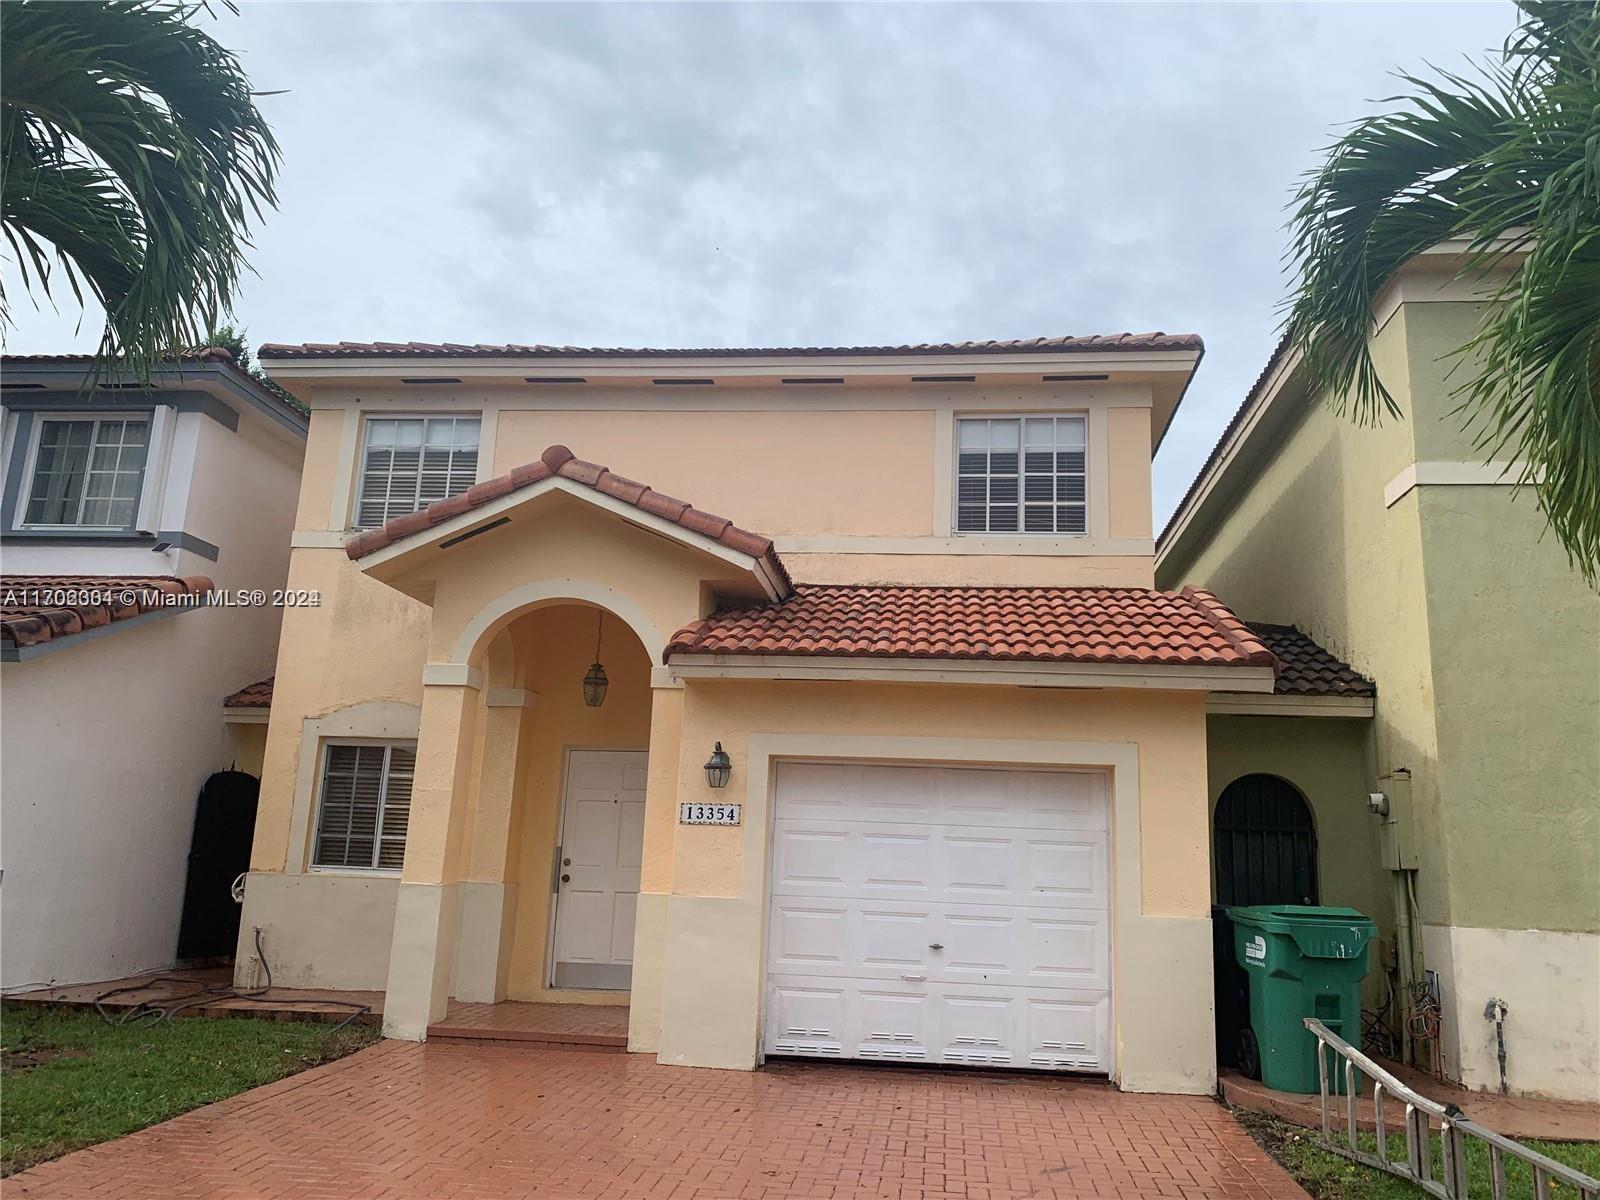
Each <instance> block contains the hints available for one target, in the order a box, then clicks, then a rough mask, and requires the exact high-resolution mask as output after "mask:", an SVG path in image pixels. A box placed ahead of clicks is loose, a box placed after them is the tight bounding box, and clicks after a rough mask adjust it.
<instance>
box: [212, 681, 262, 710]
mask: <svg viewBox="0 0 1600 1200" xmlns="http://www.w3.org/2000/svg"><path fill="white" fill-rule="evenodd" d="M274 678H275V676H272V675H268V676H267V677H266V678H265V679H258V680H256V681H255V682H254V683H250V684H246V685H245V686H244V687H242V688H240V689H239V690H238V691H237V692H235V693H233V695H231V696H229V697H228V698H227V699H225V700H224V701H223V702H222V707H223V708H271V707H272V681H273V679H274Z"/></svg>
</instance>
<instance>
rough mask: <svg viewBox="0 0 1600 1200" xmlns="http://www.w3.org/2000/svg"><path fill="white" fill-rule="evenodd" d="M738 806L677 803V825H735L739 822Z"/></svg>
mask: <svg viewBox="0 0 1600 1200" xmlns="http://www.w3.org/2000/svg"><path fill="white" fill-rule="evenodd" d="M739 808H740V806H739V805H737V804H694V803H687V804H680V805H678V824H679V825H737V824H738V823H739Z"/></svg>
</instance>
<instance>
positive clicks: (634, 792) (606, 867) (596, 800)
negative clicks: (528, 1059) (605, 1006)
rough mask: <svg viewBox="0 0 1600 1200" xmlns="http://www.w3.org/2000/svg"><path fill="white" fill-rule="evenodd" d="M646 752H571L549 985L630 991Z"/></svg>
mask: <svg viewBox="0 0 1600 1200" xmlns="http://www.w3.org/2000/svg"><path fill="white" fill-rule="evenodd" d="M645 762H646V755H645V752H644V751H643V750H571V751H568V753H567V792H566V797H565V799H564V801H563V803H562V806H561V844H560V847H559V850H560V853H559V854H558V855H557V858H556V863H557V869H556V884H555V888H556V922H555V939H554V941H555V953H554V955H553V956H552V958H553V960H554V965H553V967H552V970H551V984H552V986H554V987H558V988H607V989H613V990H616V991H626V990H627V989H628V987H629V985H630V983H631V982H632V979H633V920H634V913H635V912H636V910H637V908H638V903H639V867H640V864H641V863H642V862H643V857H644V781H645Z"/></svg>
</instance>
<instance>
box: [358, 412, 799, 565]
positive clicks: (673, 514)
mask: <svg viewBox="0 0 1600 1200" xmlns="http://www.w3.org/2000/svg"><path fill="white" fill-rule="evenodd" d="M557 476H559V477H560V478H562V479H567V480H571V481H572V482H573V483H578V484H582V485H583V486H584V487H587V488H590V489H592V490H593V491H596V492H599V493H600V494H601V495H604V496H607V497H610V498H611V499H613V500H617V501H619V502H621V503H623V504H627V505H630V506H632V507H633V508H637V509H639V510H641V511H642V512H647V513H649V514H651V515H652V516H655V517H659V518H661V519H662V520H664V521H668V522H670V523H672V524H674V525H678V526H680V527H682V528H684V529H687V530H688V531H689V532H691V533H694V534H698V535H699V536H701V537H705V538H708V539H710V540H711V541H713V542H716V543H718V544H719V545H721V546H725V547H727V548H728V549H730V550H733V551H735V552H736V553H739V554H744V555H746V556H748V557H750V558H754V559H758V560H760V561H762V562H764V563H765V564H766V566H767V568H768V570H769V571H771V573H772V574H773V575H774V577H775V578H776V579H777V580H778V583H779V586H781V587H782V588H784V589H785V591H787V590H789V589H791V588H792V587H793V586H794V584H793V581H792V580H791V579H790V578H789V571H788V568H787V567H785V566H784V564H783V560H782V559H781V558H779V557H778V551H777V548H776V547H775V546H774V545H773V542H772V539H771V538H769V537H763V536H762V535H761V534H759V533H751V532H750V531H749V530H747V529H741V528H739V527H738V526H737V525H735V524H734V523H733V522H732V521H730V520H728V519H727V518H726V517H719V516H716V515H714V514H712V513H708V512H702V511H701V510H700V509H698V508H695V507H694V506H693V505H692V504H690V503H688V501H686V500H679V499H676V498H675V497H672V496H668V495H666V494H665V493H663V492H658V491H656V490H655V489H654V488H652V487H651V486H650V485H649V484H646V483H639V482H638V481H636V480H633V479H629V478H627V477H626V476H624V475H617V474H615V473H614V472H613V471H612V470H611V469H610V468H609V467H605V466H602V465H600V464H599V463H592V462H586V461H585V460H583V459H581V458H579V457H577V456H576V455H575V454H573V452H572V451H571V450H570V449H569V448H568V447H566V446H563V445H560V444H559V443H558V444H556V445H552V446H547V447H545V449H544V452H543V453H542V454H540V455H539V457H538V459H537V460H535V461H534V462H531V463H524V464H523V465H521V466H518V467H513V468H512V469H511V470H510V471H507V472H506V473H505V474H503V475H497V476H495V477H494V478H493V479H486V480H484V482H482V483H479V484H474V485H473V486H472V487H470V488H468V489H467V490H466V491H464V492H462V493H461V494H460V495H457V496H451V497H449V498H448V499H444V500H436V501H434V502H433V503H432V504H430V505H428V506H426V507H425V508H420V509H418V510H417V511H416V512H412V513H407V514H406V515H404V516H400V517H395V518H393V519H391V520H389V521H386V522H384V524H382V525H379V526H378V527H376V528H375V529H368V530H365V531H364V532H362V533H358V534H356V535H355V536H354V537H352V538H349V539H348V540H347V541H346V542H345V544H344V548H345V553H346V554H347V555H348V556H349V557H350V558H351V559H356V560H359V559H362V558H365V557H366V556H367V555H369V554H372V553H374V552H375V551H378V550H382V549H384V548H385V547H388V546H391V545H393V544H394V543H395V542H398V541H400V540H401V539H402V538H406V537H409V536H410V535H412V534H414V533H421V532H422V531H423V530H425V529H429V528H431V527H433V526H435V525H440V524H442V523H444V522H445V521H448V520H450V519H451V518H453V517H457V516H461V515H462V514H464V513H468V512H471V511H473V510H474V509H477V508H481V507H483V506H484V505H486V504H488V503H490V502H491V501H493V500H498V499H500V498H501V497H502V496H509V495H510V494H511V493H513V492H515V491H518V490H519V489H521V488H525V487H531V486H532V485H534V484H536V483H543V482H544V481H545V480H547V479H551V478H555V477H557Z"/></svg>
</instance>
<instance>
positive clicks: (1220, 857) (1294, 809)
mask: <svg viewBox="0 0 1600 1200" xmlns="http://www.w3.org/2000/svg"><path fill="white" fill-rule="evenodd" d="M1211 828H1212V840H1211V844H1212V849H1213V853H1214V854H1215V856H1216V863H1217V903H1218V904H1221V905H1223V906H1231V905H1235V904H1315V903H1317V831H1316V828H1315V827H1314V826H1313V825H1312V823H1311V807H1310V805H1308V804H1307V803H1306V800H1305V797H1304V796H1302V795H1301V794H1300V791H1299V789H1298V788H1296V787H1295V786H1294V785H1293V784H1291V783H1287V782H1285V781H1284V780H1282V779H1279V778H1278V777H1277V776H1276V775H1245V776H1242V777H1241V778H1239V779H1235V780H1234V781H1233V782H1232V783H1230V784H1229V785H1228V786H1227V787H1225V788H1223V789H1222V795H1221V796H1220V797H1219V798H1218V800H1217V812H1216V816H1215V817H1213V818H1212V824H1211Z"/></svg>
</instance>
